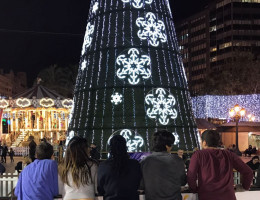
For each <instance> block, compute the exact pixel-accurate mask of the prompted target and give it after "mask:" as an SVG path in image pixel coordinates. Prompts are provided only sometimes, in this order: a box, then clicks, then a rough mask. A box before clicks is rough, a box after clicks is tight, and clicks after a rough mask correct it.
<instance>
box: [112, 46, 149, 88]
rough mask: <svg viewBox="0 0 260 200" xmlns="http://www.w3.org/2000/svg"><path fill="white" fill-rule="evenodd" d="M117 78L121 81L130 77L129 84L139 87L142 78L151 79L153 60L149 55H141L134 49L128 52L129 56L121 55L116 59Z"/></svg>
mask: <svg viewBox="0 0 260 200" xmlns="http://www.w3.org/2000/svg"><path fill="white" fill-rule="evenodd" d="M116 63H117V65H118V66H119V67H120V68H119V69H118V70H117V76H118V78H120V79H125V78H127V77H128V82H129V83H130V84H132V85H137V84H138V83H139V82H140V78H143V79H148V78H150V77H151V70H150V69H149V68H150V64H151V59H150V57H149V56H147V55H140V52H139V50H138V49H135V48H132V49H130V50H129V51H128V55H120V56H118V57H117V59H116Z"/></svg>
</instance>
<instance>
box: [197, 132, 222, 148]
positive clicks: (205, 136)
mask: <svg viewBox="0 0 260 200" xmlns="http://www.w3.org/2000/svg"><path fill="white" fill-rule="evenodd" d="M201 138H202V141H205V142H206V143H207V146H208V147H218V146H219V142H220V135H219V133H218V132H217V131H216V130H206V131H204V132H203V133H202V136H201Z"/></svg>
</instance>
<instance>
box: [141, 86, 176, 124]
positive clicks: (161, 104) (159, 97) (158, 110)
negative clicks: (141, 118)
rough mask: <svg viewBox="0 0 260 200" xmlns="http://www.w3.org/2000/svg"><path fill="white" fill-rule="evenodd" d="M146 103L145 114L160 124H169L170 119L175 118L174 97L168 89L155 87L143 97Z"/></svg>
mask: <svg viewBox="0 0 260 200" xmlns="http://www.w3.org/2000/svg"><path fill="white" fill-rule="evenodd" d="M145 103H146V105H147V109H146V114H147V116H148V117H149V118H151V119H156V120H158V121H159V123H160V124H162V125H167V124H169V121H170V119H176V118H177V111H176V109H174V108H173V107H174V105H175V103H176V101H175V98H174V96H173V95H172V94H170V93H169V91H167V90H165V89H163V88H157V89H156V90H155V92H154V91H151V92H150V93H149V94H148V95H147V96H146V97H145Z"/></svg>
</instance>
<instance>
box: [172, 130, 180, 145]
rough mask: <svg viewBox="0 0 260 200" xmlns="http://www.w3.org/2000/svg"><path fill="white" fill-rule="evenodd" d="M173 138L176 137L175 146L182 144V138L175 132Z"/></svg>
mask: <svg viewBox="0 0 260 200" xmlns="http://www.w3.org/2000/svg"><path fill="white" fill-rule="evenodd" d="M172 134H173V136H174V137H175V141H174V145H178V144H179V143H180V136H179V135H178V133H175V132H173V133H172Z"/></svg>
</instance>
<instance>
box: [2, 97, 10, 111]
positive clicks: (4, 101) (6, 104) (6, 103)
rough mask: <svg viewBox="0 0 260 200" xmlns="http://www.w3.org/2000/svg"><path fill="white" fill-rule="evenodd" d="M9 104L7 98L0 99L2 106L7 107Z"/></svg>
mask: <svg viewBox="0 0 260 200" xmlns="http://www.w3.org/2000/svg"><path fill="white" fill-rule="evenodd" d="M8 106H9V103H8V101H6V100H5V99H0V108H2V109H3V108H7V107H8Z"/></svg>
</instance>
